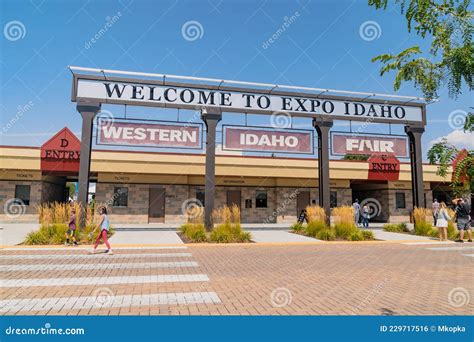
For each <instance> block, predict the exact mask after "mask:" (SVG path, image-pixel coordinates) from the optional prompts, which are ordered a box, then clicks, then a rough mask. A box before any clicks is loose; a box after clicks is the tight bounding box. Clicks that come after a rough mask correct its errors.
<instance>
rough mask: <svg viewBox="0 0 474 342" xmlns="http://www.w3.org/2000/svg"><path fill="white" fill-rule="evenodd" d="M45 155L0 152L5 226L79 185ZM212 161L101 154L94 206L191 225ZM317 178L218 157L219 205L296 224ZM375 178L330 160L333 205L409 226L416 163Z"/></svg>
mask: <svg viewBox="0 0 474 342" xmlns="http://www.w3.org/2000/svg"><path fill="white" fill-rule="evenodd" d="M41 154H42V150H41V148H39V147H21V148H18V147H9V146H2V147H0V155H1V156H2V157H1V159H2V170H1V173H0V177H1V178H0V189H1V191H0V194H1V197H0V199H1V200H0V205H1V208H2V213H1V215H0V220H1V221H2V222H19V221H29V222H33V221H37V220H38V217H37V215H36V209H35V207H36V206H37V205H39V204H41V203H45V202H49V201H62V200H65V199H66V198H67V197H66V193H65V192H66V191H67V190H66V188H65V183H66V182H67V181H76V180H77V179H78V173H77V172H71V171H64V170H63V171H60V170H56V171H55V174H54V176H53V175H52V174H51V171H45V170H42V169H41V167H42V163H41V160H42V158H41ZM57 162H58V161H57ZM62 162H65V163H66V162H68V161H67V160H63V161H62ZM205 162H206V161H205V156H203V155H191V154H169V153H166V154H164V153H163V154H160V153H149V152H128V151H105V150H94V151H93V152H92V162H91V182H94V183H95V184H96V188H95V201H96V203H104V204H106V205H107V206H108V207H109V210H110V213H111V215H112V219H113V221H114V223H134V224H147V223H165V224H166V223H181V222H184V221H185V216H184V215H183V210H185V206H186V205H187V204H188V203H189V202H190V201H191V203H197V204H198V205H201V204H202V205H204V203H205V202H206V199H205ZM43 165H44V164H43ZM57 166H58V167H59V165H57ZM436 168H437V167H436V166H435V165H427V164H425V165H423V178H424V180H425V182H424V187H425V189H424V193H425V197H426V201H427V205H428V206H430V205H431V201H432V199H433V196H437V198H439V199H440V198H441V197H440V196H441V194H442V195H443V196H449V194H450V192H449V186H448V184H447V183H443V179H442V178H441V177H440V176H437V175H436ZM315 174H317V163H316V162H315V160H314V159H302V158H301V159H298V158H272V157H245V156H235V155H221V154H219V155H217V156H216V195H215V206H216V207H218V206H221V205H224V204H227V205H231V204H236V205H238V206H240V208H241V219H242V222H244V223H275V222H276V223H289V224H292V223H294V222H295V221H296V219H297V215H298V213H299V212H300V211H301V210H302V209H303V208H304V207H306V206H307V205H308V204H319V197H318V193H319V182H318V179H317V178H315V177H314V175H315ZM368 174H369V163H367V162H361V161H338V160H333V161H331V162H330V176H331V181H330V184H329V185H330V189H331V193H330V196H331V206H333V207H334V206H340V205H350V204H351V203H352V201H353V200H354V199H355V198H358V199H359V201H360V202H362V201H364V200H366V201H367V204H368V205H369V206H370V208H371V210H373V213H374V215H375V216H374V218H373V220H372V221H374V222H375V221H379V222H409V221H410V213H411V211H412V205H413V198H412V195H411V194H412V191H411V181H410V177H411V172H410V164H409V163H401V165H400V176H399V180H397V181H385V182H382V181H373V180H369V179H368ZM69 196H71V197H72V195H69ZM14 198H17V199H19V200H21V201H22V203H23V204H24V207H23V209H19V210H23V212H22V214H21V215H15V213H13V214H12V213H11V212H10V213H9V212H6V210H11V205H12V204H13V203H11V200H12V199H14ZM9 201H10V209H8V208H9V205H8V202H9Z"/></svg>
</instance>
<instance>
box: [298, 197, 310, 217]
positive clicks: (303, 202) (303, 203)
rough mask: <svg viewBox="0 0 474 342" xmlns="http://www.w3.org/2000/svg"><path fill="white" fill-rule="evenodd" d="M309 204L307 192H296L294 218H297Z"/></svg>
mask: <svg viewBox="0 0 474 342" xmlns="http://www.w3.org/2000/svg"><path fill="white" fill-rule="evenodd" d="M310 204H311V201H310V195H309V191H298V194H297V195H296V216H297V217H298V216H299V215H300V213H301V211H302V210H304V209H306V207H307V206H308V205H310Z"/></svg>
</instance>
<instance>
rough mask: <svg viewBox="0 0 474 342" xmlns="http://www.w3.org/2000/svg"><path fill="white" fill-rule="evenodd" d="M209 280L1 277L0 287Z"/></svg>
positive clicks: (199, 278)
mask: <svg viewBox="0 0 474 342" xmlns="http://www.w3.org/2000/svg"><path fill="white" fill-rule="evenodd" d="M193 281H209V277H208V276H207V275H205V274H159V275H145V276H116V277H106V276H104V277H83V278H36V279H34V278H25V279H3V280H2V281H1V282H0V287H30V286H74V285H78V286H86V285H113V284H147V283H175V282H193Z"/></svg>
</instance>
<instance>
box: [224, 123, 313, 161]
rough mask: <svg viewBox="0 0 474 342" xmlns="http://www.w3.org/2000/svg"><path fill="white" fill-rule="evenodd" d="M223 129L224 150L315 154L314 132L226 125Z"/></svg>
mask: <svg viewBox="0 0 474 342" xmlns="http://www.w3.org/2000/svg"><path fill="white" fill-rule="evenodd" d="M222 129H223V134H224V137H223V147H222V149H223V150H234V151H235V150H237V151H253V152H257V151H260V152H279V153H305V154H312V153H313V132H312V131H308V130H296V129H295V130H294V129H285V130H274V129H268V128H262V127H249V126H226V125H224V126H223V127H222Z"/></svg>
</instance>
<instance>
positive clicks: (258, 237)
mask: <svg viewBox="0 0 474 342" xmlns="http://www.w3.org/2000/svg"><path fill="white" fill-rule="evenodd" d="M245 230H246V231H248V232H250V233H251V234H252V241H255V242H315V241H321V240H317V239H313V238H310V237H308V236H303V235H298V234H293V233H290V232H287V231H280V230H271V231H264V230H251V229H245Z"/></svg>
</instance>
